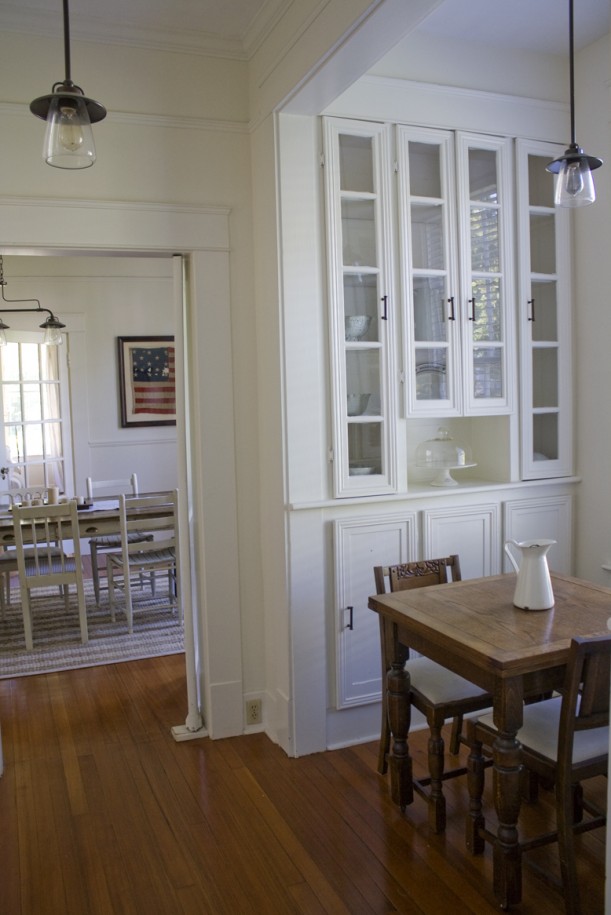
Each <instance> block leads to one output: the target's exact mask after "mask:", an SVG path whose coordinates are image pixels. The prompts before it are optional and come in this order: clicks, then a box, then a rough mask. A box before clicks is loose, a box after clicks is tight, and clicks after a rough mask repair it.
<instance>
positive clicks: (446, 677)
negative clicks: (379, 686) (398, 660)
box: [373, 555, 492, 833]
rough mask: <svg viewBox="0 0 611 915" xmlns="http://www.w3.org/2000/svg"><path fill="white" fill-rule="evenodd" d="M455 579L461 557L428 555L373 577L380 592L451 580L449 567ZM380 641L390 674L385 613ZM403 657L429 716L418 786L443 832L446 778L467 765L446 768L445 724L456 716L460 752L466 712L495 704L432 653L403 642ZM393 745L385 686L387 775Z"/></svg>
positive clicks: (416, 699) (381, 764) (455, 744)
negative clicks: (412, 653) (415, 653)
mask: <svg viewBox="0 0 611 915" xmlns="http://www.w3.org/2000/svg"><path fill="white" fill-rule="evenodd" d="M449 569H450V570H451V573H452V581H460V579H461V575H460V561H459V558H458V556H456V555H453V556H447V557H446V558H444V559H428V560H424V561H422V562H407V563H402V564H400V565H394V566H376V567H375V568H374V570H373V571H374V576H375V583H376V590H377V593H378V594H385V593H386V590H387V588H386V583H387V581H388V585H389V588H388V590H390V591H403V590H406V589H408V588H424V587H427V586H429V585H438V584H447V582H448V570H449ZM380 640H381V646H382V676H383V678H384V679H385V678H386V675H387V673H388V671H389V670H390V667H391V664H392V661H393V660H395V658H394V657H393V647H394V642H395V636H394V632H393V626H392V624H390V623H388V622H387V621H385V620H384V618H383V617H380ZM402 648H403V651H402V659H403V660H405V669H406V670H407V671H408V673H409V675H410V701H411V704H412V705H413V706H414V707H415V708H417V709H418V711H420V712H421V713H422V714H423V715H424V716H425V717H426V720H427V724H428V726H429V730H430V737H429V744H428V766H429V777H428V778H424V779H414V790H415V791H417V792H418V793H419V794H420V795H421V796H422V797H424V798H425V800H426V801H427V803H428V806H429V825H430V828H431V829H432V830H433V832H436V833H439V832H443V831H444V829H445V823H446V811H445V798H444V796H443V789H442V782H443V781H444V780H445V779H448V778H453V777H455V776H457V775H464V774H465V772H466V771H467V770H466V768H465V767H464V766H463V767H457V768H453V769H450V770H448V771H447V772H444V751H445V746H444V741H443V737H442V736H441V729H442V727H443V725H444V723H445V722H446V721H447V720H449V719H450V718H452V719H453V724H452V737H451V741H450V751H451V752H452V753H453V754H456V753H458V749H459V744H460V742H461V732H462V716H463V715H465V714H467V713H469V712H477V711H481V710H482V709H485V708H488V707H490V706H491V705H492V697H491V696H490V695H489V694H488V693H486V692H484V690H482V689H480V688H479V687H478V686H475V684H473V683H470V682H469V681H468V680H465V679H464V677H460V676H459V675H458V674H455V673H452V671H449V670H447V669H446V668H445V667H442V666H441V665H440V664H437V663H436V662H435V661H431V660H430V659H429V658H424V657H419V658H412V659H410V658H409V649H408V648H407V647H406V646H402ZM389 750H390V726H389V722H388V699H387V695H386V690H385V689H384V690H383V691H382V733H381V736H380V748H379V753H378V771H379V772H380V773H381V774H384V773H385V772H386V770H387V766H388V762H387V760H388V753H389Z"/></svg>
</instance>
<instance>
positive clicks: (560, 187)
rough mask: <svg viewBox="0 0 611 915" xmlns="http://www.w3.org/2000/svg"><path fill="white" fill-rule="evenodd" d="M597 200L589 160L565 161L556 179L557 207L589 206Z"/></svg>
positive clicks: (583, 158)
mask: <svg viewBox="0 0 611 915" xmlns="http://www.w3.org/2000/svg"><path fill="white" fill-rule="evenodd" d="M595 200H596V191H595V189H594V181H593V179H592V172H591V170H590V165H589V163H588V160H587V158H586V157H585V156H581V157H580V158H574V159H568V160H565V161H564V162H563V165H562V168H561V169H560V171H559V172H558V174H557V177H556V189H555V194H554V203H555V204H556V206H564V207H580V206H587V205H588V204H590V203H594V201H595Z"/></svg>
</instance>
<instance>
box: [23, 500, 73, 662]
mask: <svg viewBox="0 0 611 915" xmlns="http://www.w3.org/2000/svg"><path fill="white" fill-rule="evenodd" d="M13 527H14V531H15V545H16V548H17V568H18V571H19V587H20V592H21V610H22V613H23V628H24V633H25V644H26V648H27V649H28V651H31V650H32V648H33V647H34V646H33V637H32V602H31V597H32V595H31V592H32V591H33V590H35V589H36V588H48V587H53V586H56V585H57V586H58V587H60V588H62V590H63V594H64V602H65V606H66V610H68V609H69V606H70V590H69V588H70V585H75V586H76V595H77V600H78V615H79V625H80V630H81V642H82V643H83V644H85V643H86V642H87V641H88V632H87V613H86V607H85V590H84V587H83V569H82V564H81V548H80V541H79V527H78V515H77V507H76V501H75V500H74V499H72V500H70V501H68V502H64V503H62V504H60V505H15V506H14V507H13ZM67 542H71V543H72V548H73V551H74V552H73V554H72V555H69V554H68V553H66V552H65V550H64V547H65V544H66V543H67ZM60 545H61V548H60Z"/></svg>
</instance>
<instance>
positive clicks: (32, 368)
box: [20, 343, 40, 380]
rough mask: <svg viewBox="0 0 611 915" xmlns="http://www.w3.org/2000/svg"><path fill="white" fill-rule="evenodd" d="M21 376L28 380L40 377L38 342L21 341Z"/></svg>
mask: <svg viewBox="0 0 611 915" xmlns="http://www.w3.org/2000/svg"><path fill="white" fill-rule="evenodd" d="M20 346H21V377H22V378H27V379H28V380H32V379H36V380H38V379H39V378H40V361H39V358H38V350H39V348H40V347H39V346H38V344H37V343H21V344H20Z"/></svg>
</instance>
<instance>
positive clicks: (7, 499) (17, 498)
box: [0, 486, 48, 619]
mask: <svg viewBox="0 0 611 915" xmlns="http://www.w3.org/2000/svg"><path fill="white" fill-rule="evenodd" d="M47 499H48V489H47V488H46V487H45V486H29V487H26V488H22V489H7V490H4V491H2V492H0V506H3V507H2V510H4V507H6V508H7V509H10V510H12V508H13V506H14V505H23V506H25V505H31V504H32V503H34V502H39V503H42V502H45V501H46V500H47ZM26 554H27V548H26ZM16 571H17V551H16V550H15V549H14V547H13V546H10V545H5V546H4V552H2V553H0V613H1V614H2V619H4V617H5V609H6V605H7V604H10V602H11V573H12V572H16Z"/></svg>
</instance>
